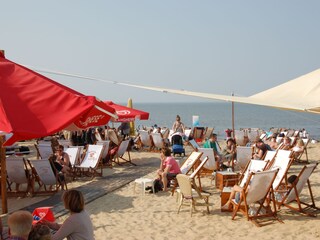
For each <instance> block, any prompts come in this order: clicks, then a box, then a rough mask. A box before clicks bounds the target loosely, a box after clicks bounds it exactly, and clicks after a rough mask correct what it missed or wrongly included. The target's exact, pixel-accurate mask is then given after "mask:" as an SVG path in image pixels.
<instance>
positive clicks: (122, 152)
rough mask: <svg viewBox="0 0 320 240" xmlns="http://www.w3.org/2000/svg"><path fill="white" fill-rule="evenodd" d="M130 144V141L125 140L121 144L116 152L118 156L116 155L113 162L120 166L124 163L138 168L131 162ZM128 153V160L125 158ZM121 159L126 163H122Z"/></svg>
mask: <svg viewBox="0 0 320 240" xmlns="http://www.w3.org/2000/svg"><path fill="white" fill-rule="evenodd" d="M129 142H130V140H124V141H122V142H121V143H120V146H119V148H118V150H117V152H116V154H115V155H114V159H113V161H114V162H115V163H116V164H118V165H121V164H123V163H130V164H132V165H134V166H137V165H136V164H135V163H133V162H132V161H131V157H130V151H129V148H128V147H129ZM126 153H127V158H125V157H124V155H125V154H126ZM120 159H121V160H122V161H124V162H120Z"/></svg>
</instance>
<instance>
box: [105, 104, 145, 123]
mask: <svg viewBox="0 0 320 240" xmlns="http://www.w3.org/2000/svg"><path fill="white" fill-rule="evenodd" d="M105 103H106V104H107V105H109V106H110V107H112V108H114V109H115V110H116V113H117V115H118V119H117V120H116V121H117V122H133V121H134V120H136V119H140V120H148V119H149V113H148V112H144V111H141V110H138V109H134V108H129V107H126V106H122V105H119V104H115V103H114V102H112V101H105Z"/></svg>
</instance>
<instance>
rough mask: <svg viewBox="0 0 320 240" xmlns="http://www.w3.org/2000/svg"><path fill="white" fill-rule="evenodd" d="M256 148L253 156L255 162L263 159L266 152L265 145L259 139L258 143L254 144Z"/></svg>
mask: <svg viewBox="0 0 320 240" xmlns="http://www.w3.org/2000/svg"><path fill="white" fill-rule="evenodd" d="M256 148H257V152H256V153H255V154H253V159H256V160H261V159H263V156H264V155H265V153H266V152H267V150H268V148H267V145H266V144H265V143H264V142H263V141H262V140H261V139H259V140H258V142H257V143H256Z"/></svg>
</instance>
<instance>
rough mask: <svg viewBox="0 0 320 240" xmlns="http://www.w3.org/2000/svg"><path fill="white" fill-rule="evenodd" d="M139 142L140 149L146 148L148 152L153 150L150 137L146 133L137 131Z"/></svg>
mask: <svg viewBox="0 0 320 240" xmlns="http://www.w3.org/2000/svg"><path fill="white" fill-rule="evenodd" d="M139 136H140V142H141V149H143V148H147V149H148V150H149V151H151V150H152V148H153V142H152V137H151V135H150V134H149V132H148V131H145V130H139Z"/></svg>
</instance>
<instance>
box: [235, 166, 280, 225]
mask: <svg viewBox="0 0 320 240" xmlns="http://www.w3.org/2000/svg"><path fill="white" fill-rule="evenodd" d="M277 173H278V169H274V170H268V171H263V172H256V173H250V175H249V177H248V180H247V182H246V184H245V185H244V187H243V188H242V190H241V191H240V200H239V202H237V201H236V200H235V199H232V201H231V204H232V205H233V213H232V220H234V219H235V217H236V215H237V213H238V212H241V213H242V214H243V215H244V216H246V218H247V220H248V221H249V220H250V221H252V222H253V223H254V224H255V225H256V226H258V227H260V226H262V225H261V223H260V222H259V221H258V220H259V219H263V218H267V219H268V220H270V218H272V220H278V221H279V222H282V221H281V220H280V219H279V218H278V217H277V209H276V205H275V203H273V206H272V205H270V204H271V202H270V201H267V198H268V199H273V200H274V199H275V198H274V192H273V188H272V183H273V181H274V179H275V177H276V175H277ZM250 206H251V208H253V206H254V207H255V208H256V210H255V211H253V212H250ZM256 206H257V207H256ZM272 207H273V209H272Z"/></svg>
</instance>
